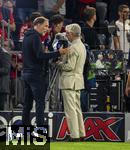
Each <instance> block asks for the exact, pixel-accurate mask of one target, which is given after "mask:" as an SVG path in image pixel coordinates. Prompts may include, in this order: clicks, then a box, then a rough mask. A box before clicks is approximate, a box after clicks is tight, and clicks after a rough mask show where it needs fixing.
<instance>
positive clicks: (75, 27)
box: [66, 23, 81, 36]
mask: <svg viewBox="0 0 130 150" xmlns="http://www.w3.org/2000/svg"><path fill="white" fill-rule="evenodd" d="M66 31H68V32H72V33H74V34H75V35H76V36H80V35H81V27H80V26H79V25H78V24H77V23H73V24H70V25H67V26H66Z"/></svg>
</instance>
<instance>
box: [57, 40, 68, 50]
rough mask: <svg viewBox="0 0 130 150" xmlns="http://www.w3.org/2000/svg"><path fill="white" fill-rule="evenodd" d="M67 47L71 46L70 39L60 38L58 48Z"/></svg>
mask: <svg viewBox="0 0 130 150" xmlns="http://www.w3.org/2000/svg"><path fill="white" fill-rule="evenodd" d="M61 46H62V47H63V48H67V47H68V46H69V44H68V41H67V40H66V39H62V40H59V41H58V43H57V49H59V48H60V47H61Z"/></svg>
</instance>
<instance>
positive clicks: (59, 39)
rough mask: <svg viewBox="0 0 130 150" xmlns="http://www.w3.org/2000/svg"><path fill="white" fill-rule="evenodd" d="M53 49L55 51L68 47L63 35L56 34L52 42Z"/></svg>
mask: <svg viewBox="0 0 130 150" xmlns="http://www.w3.org/2000/svg"><path fill="white" fill-rule="evenodd" d="M52 45H53V49H54V51H57V50H58V49H59V48H60V47H63V48H67V47H68V46H69V42H68V39H67V37H66V34H65V33H57V34H56V36H55V39H54V41H53V44H52Z"/></svg>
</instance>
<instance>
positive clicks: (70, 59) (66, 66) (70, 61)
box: [58, 48, 78, 71]
mask: <svg viewBox="0 0 130 150" xmlns="http://www.w3.org/2000/svg"><path fill="white" fill-rule="evenodd" d="M66 57H67V59H66V61H65V62H58V66H59V67H60V68H61V70H62V71H72V70H74V68H75V65H76V61H77V57H78V54H77V52H76V50H75V49H74V48H73V49H71V50H70V51H69V53H68V54H67V56H66Z"/></svg>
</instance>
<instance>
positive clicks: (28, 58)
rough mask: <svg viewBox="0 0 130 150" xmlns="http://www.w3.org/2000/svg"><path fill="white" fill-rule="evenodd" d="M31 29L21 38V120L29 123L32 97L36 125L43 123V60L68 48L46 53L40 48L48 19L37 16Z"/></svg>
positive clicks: (44, 91) (44, 90)
mask: <svg viewBox="0 0 130 150" xmlns="http://www.w3.org/2000/svg"><path fill="white" fill-rule="evenodd" d="M33 23H34V27H33V29H31V30H29V31H28V32H26V34H25V37H24V39H23V48H22V49H23V79H24V82H25V98H24V108H23V116H22V121H23V124H24V125H30V117H29V115H30V111H31V109H32V105H33V99H34V100H35V101H36V123H37V125H38V126H40V125H43V123H44V109H45V100H44V99H45V94H46V88H45V78H44V76H45V70H44V69H45V67H43V66H44V65H45V60H48V59H51V58H57V57H59V56H60V55H61V54H64V53H66V52H67V51H68V48H66V49H63V48H60V49H59V51H57V52H52V53H49V52H48V53H46V52H44V50H43V48H42V42H41V39H40V34H45V33H46V32H47V31H48V27H49V23H48V19H46V18H44V17H38V18H36V19H35V20H34V22H33Z"/></svg>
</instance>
